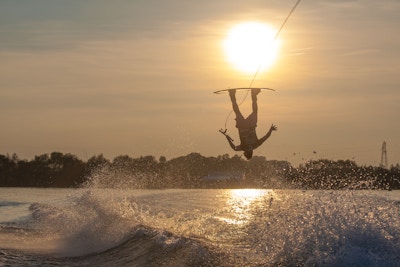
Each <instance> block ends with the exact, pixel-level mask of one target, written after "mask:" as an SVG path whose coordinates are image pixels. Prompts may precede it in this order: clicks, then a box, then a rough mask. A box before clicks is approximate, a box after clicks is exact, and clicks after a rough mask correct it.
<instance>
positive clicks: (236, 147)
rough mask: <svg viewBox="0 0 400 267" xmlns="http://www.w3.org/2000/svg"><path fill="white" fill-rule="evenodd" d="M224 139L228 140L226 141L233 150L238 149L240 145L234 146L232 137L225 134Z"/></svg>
mask: <svg viewBox="0 0 400 267" xmlns="http://www.w3.org/2000/svg"><path fill="white" fill-rule="evenodd" d="M226 140H228V143H229V145H230V146H231V148H232V149H233V150H235V151H239V150H240V146H235V144H234V143H233V142H232V138H230V137H229V135H226Z"/></svg>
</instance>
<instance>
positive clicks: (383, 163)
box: [381, 141, 388, 168]
mask: <svg viewBox="0 0 400 267" xmlns="http://www.w3.org/2000/svg"><path fill="white" fill-rule="evenodd" d="M381 167H382V168H387V167H388V160H387V152H386V142H385V141H383V144H382V155H381Z"/></svg>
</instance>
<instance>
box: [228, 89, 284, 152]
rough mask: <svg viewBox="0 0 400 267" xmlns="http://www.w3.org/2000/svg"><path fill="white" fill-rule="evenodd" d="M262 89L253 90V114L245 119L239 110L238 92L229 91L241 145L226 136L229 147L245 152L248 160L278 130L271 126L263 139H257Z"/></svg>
mask: <svg viewBox="0 0 400 267" xmlns="http://www.w3.org/2000/svg"><path fill="white" fill-rule="evenodd" d="M260 91H261V90H260V89H252V90H251V99H252V108H253V112H252V113H251V114H250V115H249V116H248V117H247V118H244V117H243V115H242V113H241V112H240V110H239V106H238V104H237V103H236V90H235V89H231V90H229V96H230V98H231V101H232V107H233V111H234V112H235V114H236V119H235V120H236V128H238V130H239V138H240V145H238V146H235V144H234V143H233V142H232V141H233V140H232V138H231V137H230V136H229V135H225V136H226V139H227V140H228V142H229V145H230V146H231V147H232V149H233V150H235V151H244V156H245V157H246V158H247V159H251V157H252V156H253V150H254V149H256V148H257V147H259V146H261V145H262V143H264V142H265V140H267V139H268V138H269V137H270V136H271V133H272V131H276V130H277V129H278V128H277V127H276V126H275V125H273V124H272V125H271V128H270V129H269V131H268V132H267V133H266V134H265V135H264V136H263V137H262V138H261V139H258V138H257V134H256V127H257V95H258V93H260Z"/></svg>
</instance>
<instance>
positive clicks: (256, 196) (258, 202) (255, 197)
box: [218, 189, 272, 225]
mask: <svg viewBox="0 0 400 267" xmlns="http://www.w3.org/2000/svg"><path fill="white" fill-rule="evenodd" d="M271 193H272V190H262V189H232V190H229V191H228V198H227V201H226V206H227V209H228V212H229V214H227V215H228V216H224V217H219V218H218V219H219V220H221V221H224V222H226V223H228V224H236V225H244V224H246V223H248V222H249V221H250V220H251V217H252V216H253V215H252V212H251V211H252V210H255V209H258V208H262V207H264V206H265V205H266V201H265V196H266V195H268V194H271Z"/></svg>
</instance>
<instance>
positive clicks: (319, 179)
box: [0, 152, 400, 190]
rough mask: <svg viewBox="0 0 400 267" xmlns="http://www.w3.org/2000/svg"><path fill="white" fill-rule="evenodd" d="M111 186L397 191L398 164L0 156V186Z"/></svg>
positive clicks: (399, 186)
mask: <svg viewBox="0 0 400 267" xmlns="http://www.w3.org/2000/svg"><path fill="white" fill-rule="evenodd" d="M83 185H86V186H95V187H112V188H140V189H154V188H160V189H161V188H243V187H252V188H299V189H387V190H390V189H400V167H399V165H398V164H397V165H396V166H392V167H391V168H390V169H385V168H381V167H372V166H358V165H357V164H356V163H355V162H353V161H350V160H345V161H343V160H338V161H332V160H326V159H320V160H313V161H309V162H307V163H304V164H301V165H300V166H299V167H297V168H294V167H292V165H291V164H290V163H289V162H287V161H277V160H266V158H265V157H259V156H255V157H253V158H252V159H251V160H249V161H247V160H245V159H243V158H241V157H240V156H237V155H235V156H233V157H230V156H229V155H227V154H226V155H222V156H218V157H204V156H202V155H201V154H198V153H191V154H188V155H186V156H182V157H178V158H174V159H171V160H167V159H166V158H165V157H164V156H161V157H160V158H159V159H158V160H157V159H156V158H155V157H154V156H144V157H143V156H141V157H139V158H131V157H129V156H127V155H123V156H117V157H115V158H114V159H113V160H112V161H110V160H108V159H106V158H105V157H104V156H103V155H102V154H100V155H96V156H93V157H91V158H90V159H88V160H87V161H82V160H80V159H79V158H78V157H76V156H74V155H72V154H68V153H67V154H63V153H60V152H53V153H51V154H43V155H40V156H35V157H34V158H33V159H32V160H21V159H19V158H18V156H17V155H16V154H13V155H11V156H10V155H0V186H1V187H80V186H83Z"/></svg>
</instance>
